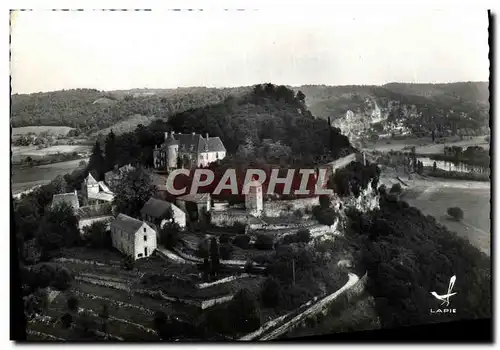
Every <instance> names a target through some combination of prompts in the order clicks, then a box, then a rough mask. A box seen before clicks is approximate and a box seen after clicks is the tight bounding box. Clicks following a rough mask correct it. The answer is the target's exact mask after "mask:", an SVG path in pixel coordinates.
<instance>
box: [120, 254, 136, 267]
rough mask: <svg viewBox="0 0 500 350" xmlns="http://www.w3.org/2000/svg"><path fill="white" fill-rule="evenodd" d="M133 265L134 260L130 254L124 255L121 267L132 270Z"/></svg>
mask: <svg viewBox="0 0 500 350" xmlns="http://www.w3.org/2000/svg"><path fill="white" fill-rule="evenodd" d="M134 267H135V260H134V258H132V257H131V256H127V257H125V259H123V268H124V269H125V270H127V271H130V270H133V269H134Z"/></svg>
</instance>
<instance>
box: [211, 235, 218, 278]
mask: <svg viewBox="0 0 500 350" xmlns="http://www.w3.org/2000/svg"><path fill="white" fill-rule="evenodd" d="M219 255H220V254H219V244H218V243H217V239H216V238H215V237H212V239H211V240H210V266H211V272H212V275H213V276H216V275H217V274H218V273H219V270H220V257H219Z"/></svg>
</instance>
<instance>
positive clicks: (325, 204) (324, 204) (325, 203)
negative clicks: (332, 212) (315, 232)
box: [319, 194, 330, 209]
mask: <svg viewBox="0 0 500 350" xmlns="http://www.w3.org/2000/svg"><path fill="white" fill-rule="evenodd" d="M319 206H320V207H321V208H322V209H325V208H329V207H330V197H328V195H326V194H322V195H321V196H319Z"/></svg>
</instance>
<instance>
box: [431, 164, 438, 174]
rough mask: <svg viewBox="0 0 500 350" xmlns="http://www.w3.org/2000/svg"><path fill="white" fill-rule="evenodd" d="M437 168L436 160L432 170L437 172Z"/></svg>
mask: <svg viewBox="0 0 500 350" xmlns="http://www.w3.org/2000/svg"><path fill="white" fill-rule="evenodd" d="M436 170H437V164H436V162H434V163H433V164H432V171H433V172H436Z"/></svg>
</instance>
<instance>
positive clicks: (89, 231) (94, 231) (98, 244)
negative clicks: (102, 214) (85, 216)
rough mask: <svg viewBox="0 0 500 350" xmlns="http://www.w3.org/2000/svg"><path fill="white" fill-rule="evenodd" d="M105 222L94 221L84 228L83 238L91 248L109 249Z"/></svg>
mask: <svg viewBox="0 0 500 350" xmlns="http://www.w3.org/2000/svg"><path fill="white" fill-rule="evenodd" d="M106 226H107V224H106V222H103V221H96V222H93V223H92V224H91V225H90V226H87V227H85V228H84V237H85V239H86V240H87V242H88V243H89V245H90V246H91V247H92V248H97V249H104V248H110V247H111V235H110V234H109V232H108V230H107V229H106Z"/></svg>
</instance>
